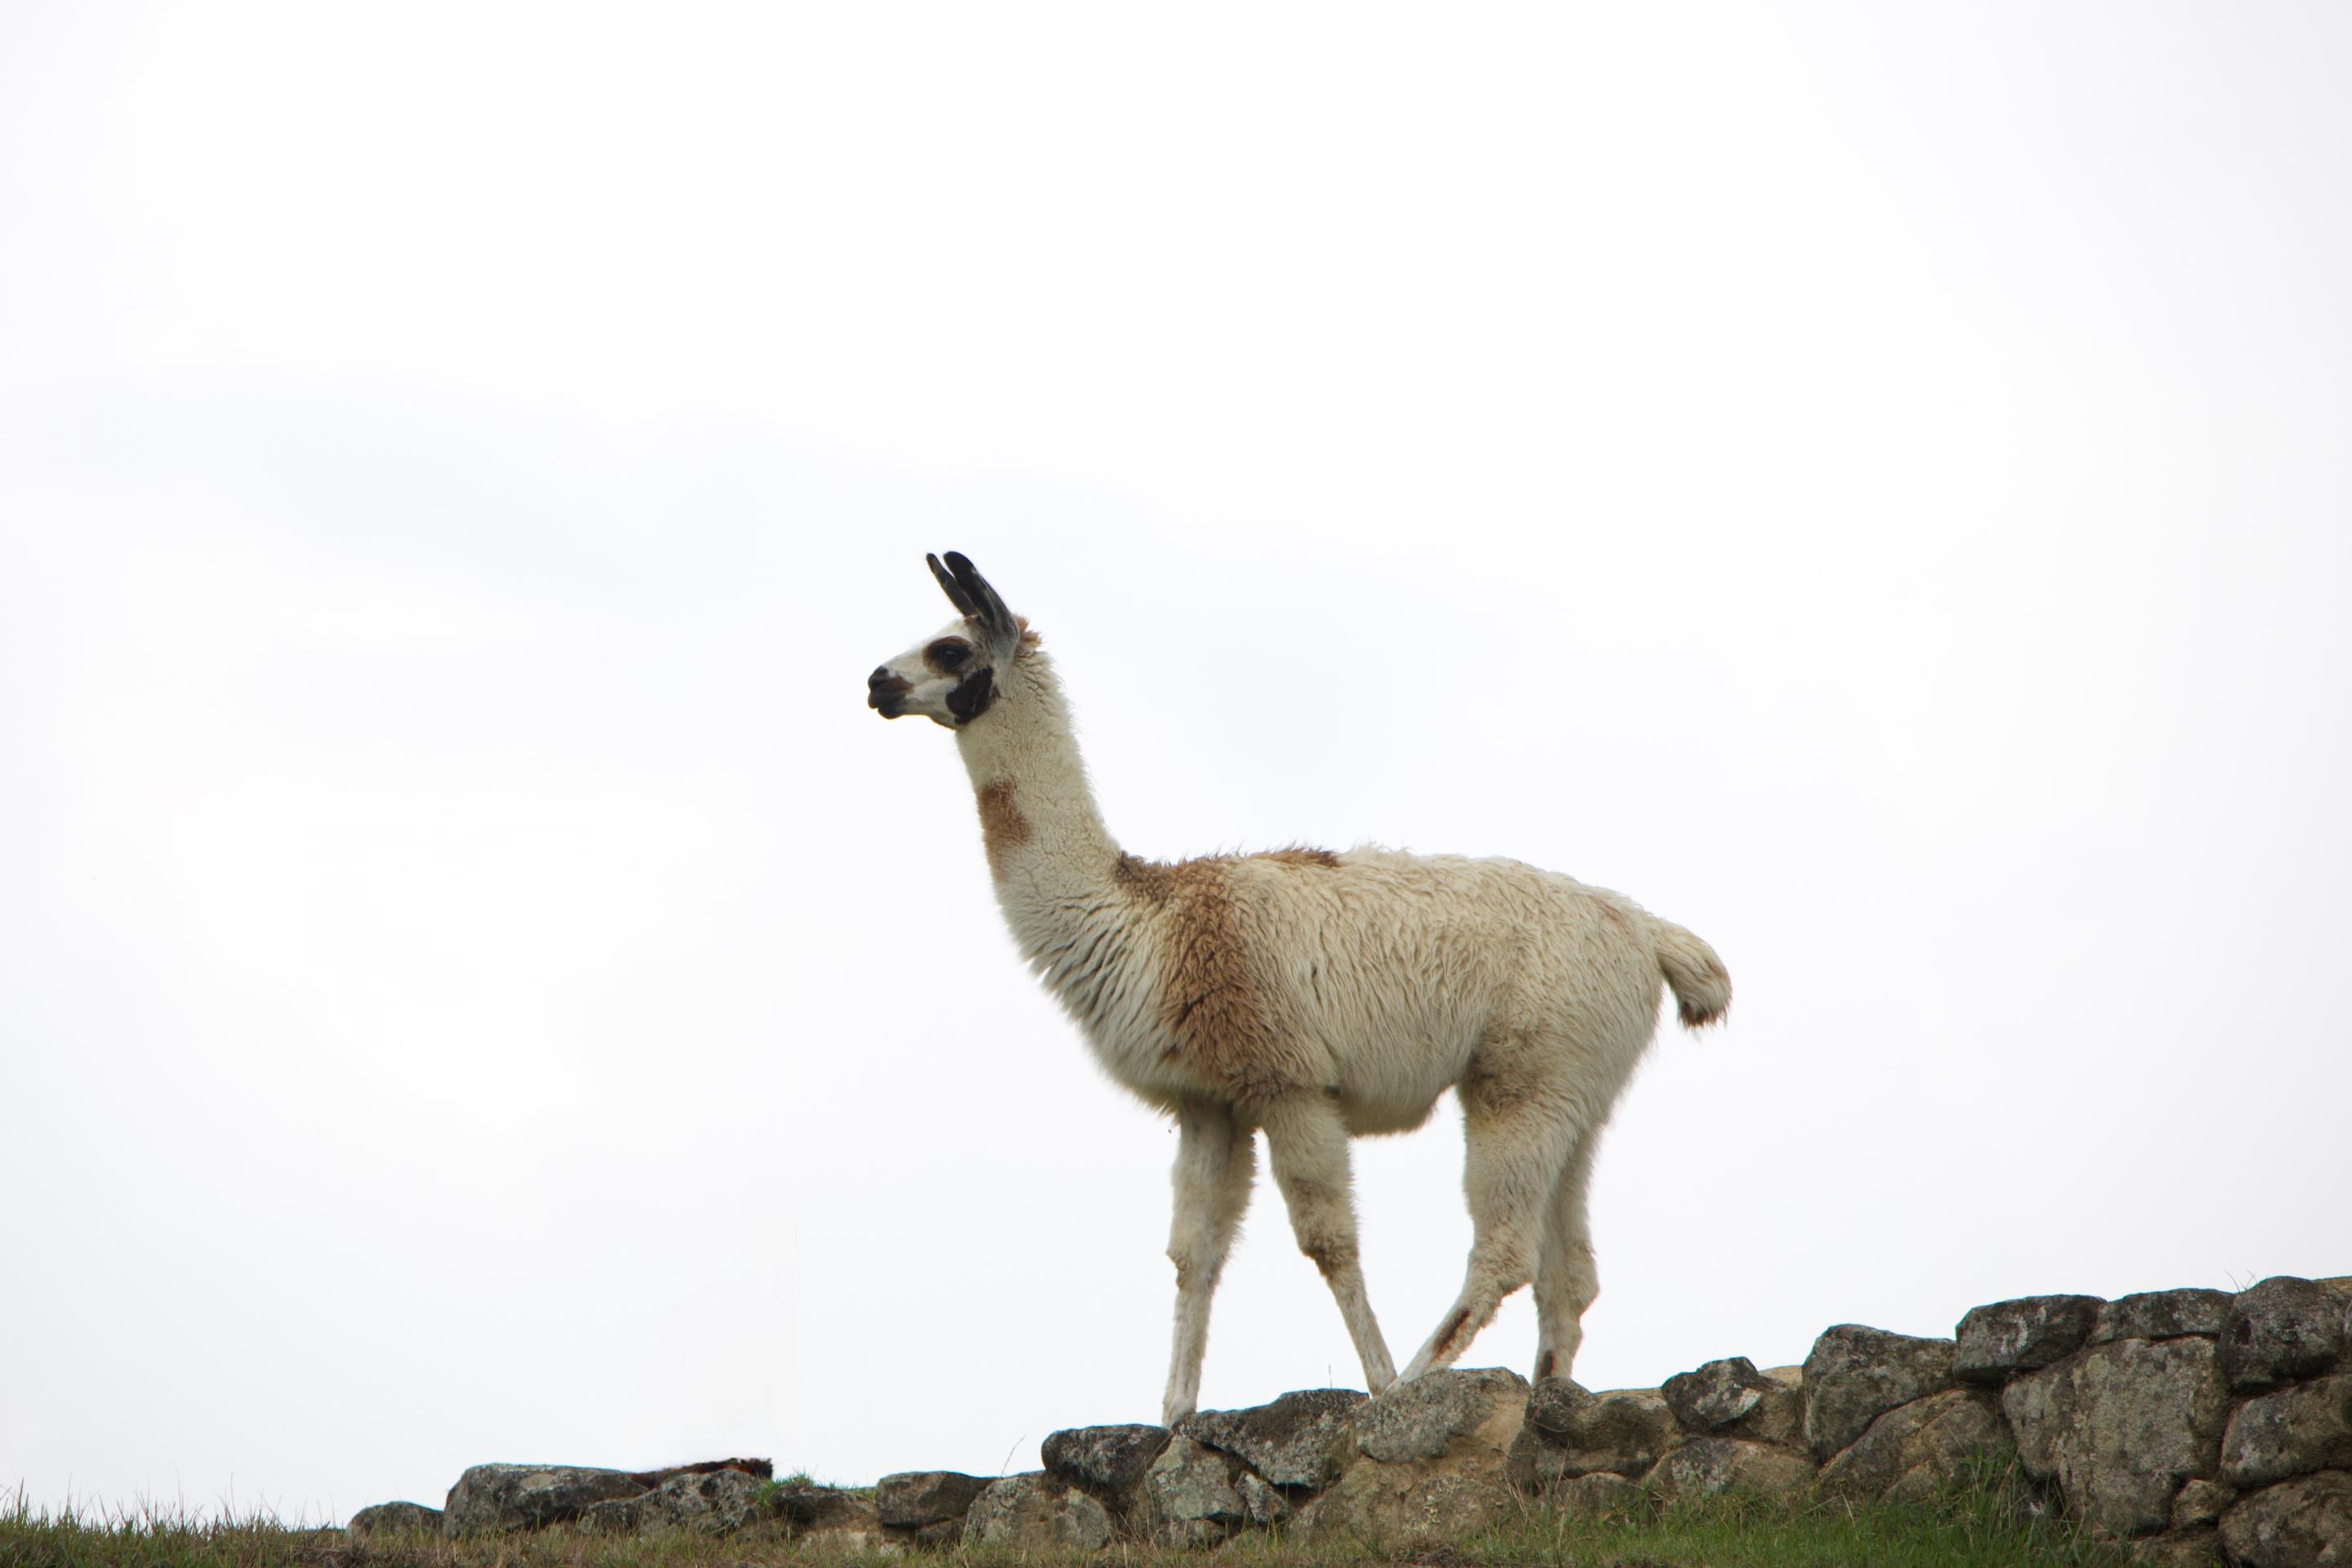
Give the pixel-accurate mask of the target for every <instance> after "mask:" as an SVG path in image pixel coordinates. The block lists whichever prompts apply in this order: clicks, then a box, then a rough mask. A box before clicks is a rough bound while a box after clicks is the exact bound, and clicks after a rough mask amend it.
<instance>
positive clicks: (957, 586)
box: [923, 551, 980, 616]
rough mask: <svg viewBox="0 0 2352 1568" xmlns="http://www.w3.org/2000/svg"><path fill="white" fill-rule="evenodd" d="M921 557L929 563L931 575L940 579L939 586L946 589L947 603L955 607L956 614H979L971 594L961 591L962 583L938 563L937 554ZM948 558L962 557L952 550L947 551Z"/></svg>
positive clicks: (952, 559)
mask: <svg viewBox="0 0 2352 1568" xmlns="http://www.w3.org/2000/svg"><path fill="white" fill-rule="evenodd" d="M923 559H924V560H926V561H928V562H929V563H931V575H932V576H934V577H936V578H938V579H939V580H940V587H941V588H943V589H945V590H946V591H947V595H948V603H949V604H950V605H954V606H955V607H956V614H957V615H959V616H977V615H979V614H980V606H979V605H975V604H973V603H972V602H971V595H970V594H967V593H965V592H964V591H963V584H961V583H959V582H957V581H956V580H955V579H954V578H953V577H951V576H950V575H949V574H948V569H947V568H946V567H944V566H942V565H940V558H939V557H938V556H936V555H926V556H924V557H923ZM948 559H949V560H950V561H961V560H962V559H963V557H962V556H961V555H958V554H957V553H955V552H953V551H950V552H948Z"/></svg>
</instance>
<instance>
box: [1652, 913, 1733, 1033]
mask: <svg viewBox="0 0 2352 1568" xmlns="http://www.w3.org/2000/svg"><path fill="white" fill-rule="evenodd" d="M1650 926H1651V931H1652V935H1653V937H1654V941H1655V942H1656V944H1657V949H1658V968H1659V970H1660V971H1661V972H1663V973H1664V975H1665V977H1666V984H1669V985H1671V986H1673V987H1674V988H1675V1005H1676V1006H1677V1007H1679V1008H1680V1009H1681V1011H1682V1016H1683V1026H1684V1027H1685V1028H1689V1029H1696V1028H1697V1027H1699V1026H1701V1025H1702V1024H1712V1023H1714V1022H1716V1021H1717V1019H1719V1018H1721V1017H1722V1016H1724V1014H1726V1013H1727V1012H1729V1011H1730V1010H1731V973H1730V972H1729V971H1728V970H1727V969H1725V968H1724V967H1723V960H1721V959H1719V958H1717V957H1716V956H1715V949H1713V948H1711V947H1709V946H1707V945H1706V943H1705V942H1701V941H1699V939H1698V938H1696V937H1695V936H1693V935H1692V934H1691V933H1690V932H1688V931H1685V930H1683V928H1682V927H1680V926H1678V925H1676V924H1675V923H1674V922H1673V921H1662V920H1660V919H1658V918H1657V917H1656V916H1655V915H1653V916H1651V917H1650Z"/></svg>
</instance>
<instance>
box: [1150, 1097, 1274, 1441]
mask: <svg viewBox="0 0 2352 1568" xmlns="http://www.w3.org/2000/svg"><path fill="white" fill-rule="evenodd" d="M1176 1127H1177V1144H1176V1170H1175V1186H1176V1214H1175V1218H1174V1220H1173V1221H1172V1222H1171V1224H1170V1226H1169V1227H1168V1258H1169V1260H1170V1261H1171V1262H1172V1263H1174V1264H1175V1265H1176V1334H1175V1341H1176V1342H1175V1344H1174V1346H1173V1347H1172V1348H1171V1351H1170V1352H1169V1357H1168V1390H1167V1393H1166V1394H1163V1395H1162V1396H1161V1399H1160V1424H1161V1425H1163V1426H1174V1425H1175V1424H1176V1423H1177V1422H1178V1421H1180V1420H1181V1419H1182V1418H1183V1417H1185V1416H1187V1415H1191V1414H1192V1411H1193V1408H1194V1406H1195V1405H1196V1404H1197V1403H1198V1401H1199V1399H1200V1396H1201V1359H1202V1356H1203V1355H1204V1354H1206V1353H1207V1351H1208V1348H1209V1303H1210V1301H1211V1300H1212V1299H1213V1297H1214V1296H1215V1295H1216V1293H1217V1277H1218V1276H1219V1275H1220V1274H1222V1273H1223V1271H1224V1267H1225V1254H1226V1253H1227V1252H1228V1251H1230V1250H1231V1249H1232V1247H1233V1242H1234V1230H1236V1229H1237V1228H1238V1227H1239V1226H1240V1225H1241V1219H1242V1211H1243V1210H1244V1209H1246V1208H1247V1207H1249V1197H1250V1181H1251V1178H1252V1176H1253V1174H1254V1173H1255V1167H1256V1150H1257V1143H1256V1138H1257V1135H1256V1133H1255V1131H1253V1130H1252V1129H1250V1128H1248V1127H1246V1126H1244V1125H1242V1124H1241V1123H1240V1122H1239V1121H1236V1120H1235V1118H1234V1113H1233V1112H1232V1111H1231V1110H1228V1109H1227V1108H1226V1107H1224V1106H1222V1105H1217V1104H1213V1103H1212V1102H1209V1101H1205V1100H1202V1101H1194V1102H1192V1103H1189V1104H1187V1105H1185V1106H1184V1107H1182V1108H1181V1110H1179V1111H1178V1112H1177V1117H1176Z"/></svg>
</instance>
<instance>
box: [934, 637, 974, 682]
mask: <svg viewBox="0 0 2352 1568" xmlns="http://www.w3.org/2000/svg"><path fill="white" fill-rule="evenodd" d="M923 662H924V663H925V664H928V665H929V666H930V667H931V668H933V669H935V670H937V671H939V672H940V674H941V675H953V674H954V673H955V672H956V671H957V670H959V669H961V668H963V667H964V666H965V665H967V664H969V663H971V644H970V643H968V642H966V641H964V640H963V638H961V637H941V638H940V640H939V641H937V642H935V643H933V644H932V645H931V646H930V647H927V648H925V649H924V650H923Z"/></svg>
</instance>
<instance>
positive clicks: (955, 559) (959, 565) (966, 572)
mask: <svg viewBox="0 0 2352 1568" xmlns="http://www.w3.org/2000/svg"><path fill="white" fill-rule="evenodd" d="M947 563H948V570H949V571H950V572H952V573H954V574H956V575H957V576H959V577H967V576H970V575H971V556H969V555H966V554H965V553H964V552H962V551H961V550H950V551H949V552H948V553H947Z"/></svg>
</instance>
